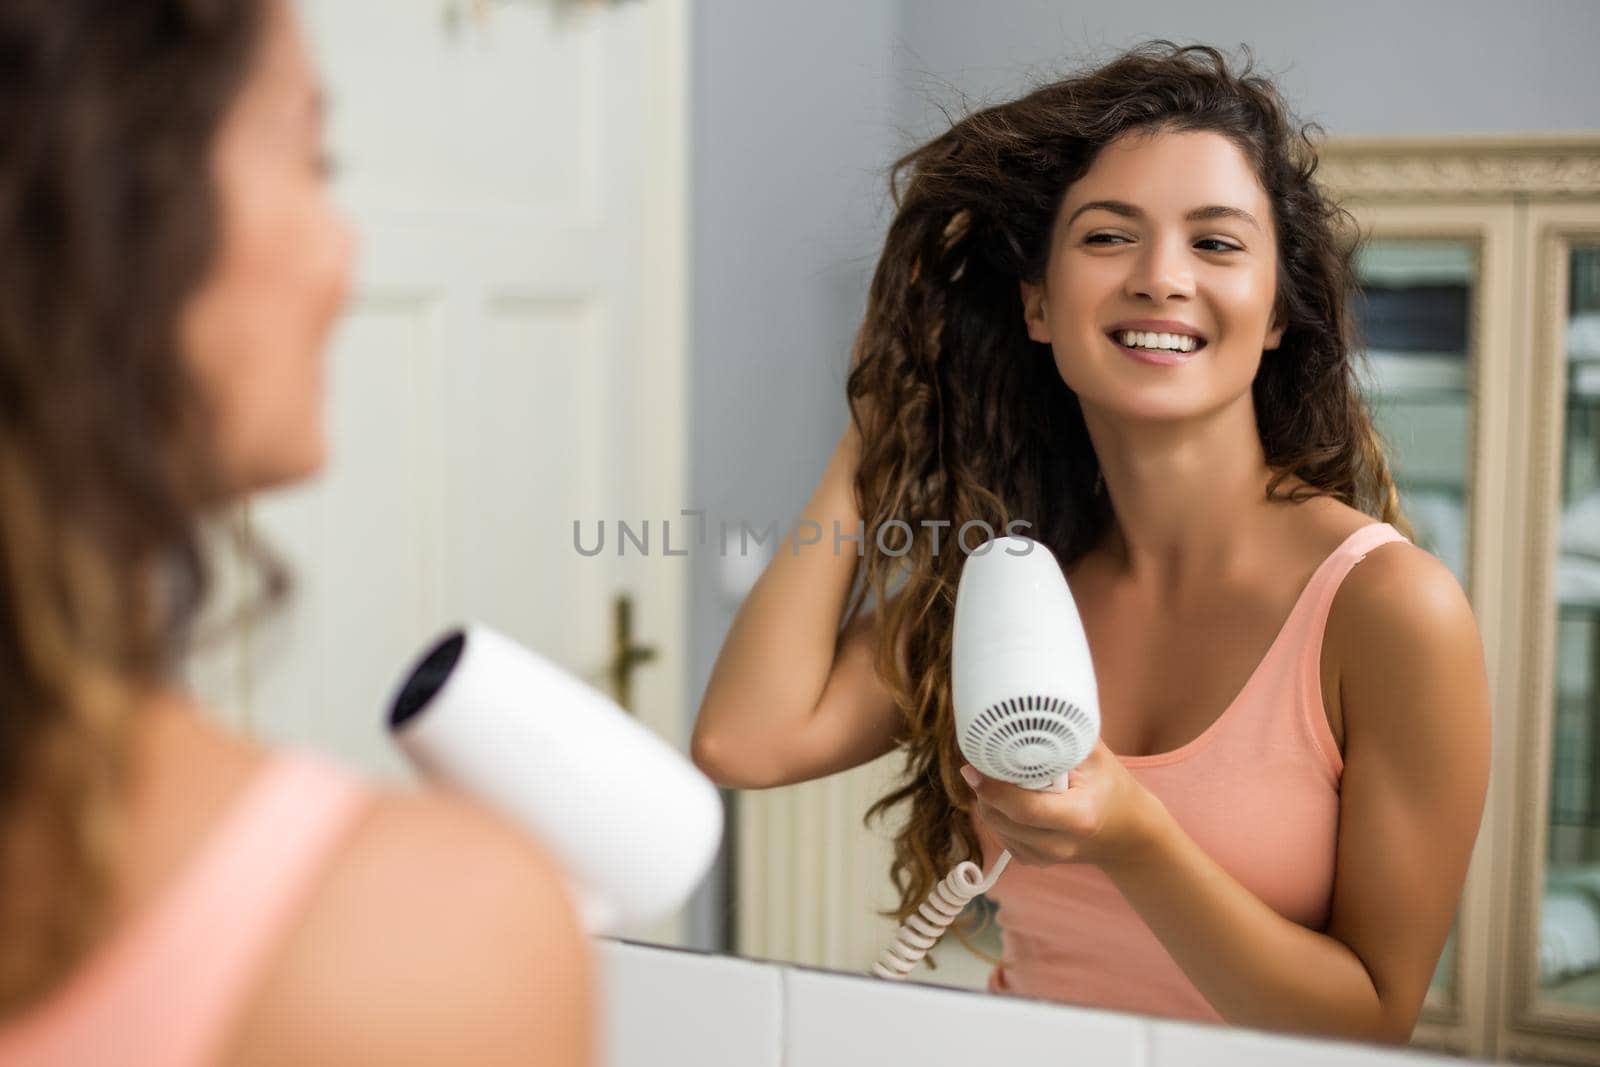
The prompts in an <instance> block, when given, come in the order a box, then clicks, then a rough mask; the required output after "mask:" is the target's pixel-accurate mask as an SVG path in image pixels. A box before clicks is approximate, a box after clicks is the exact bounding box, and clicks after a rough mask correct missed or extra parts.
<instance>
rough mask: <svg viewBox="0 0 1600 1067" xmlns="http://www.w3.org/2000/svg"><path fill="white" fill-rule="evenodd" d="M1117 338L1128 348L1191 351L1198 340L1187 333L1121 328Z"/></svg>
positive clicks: (1197, 345) (1198, 344)
mask: <svg viewBox="0 0 1600 1067" xmlns="http://www.w3.org/2000/svg"><path fill="white" fill-rule="evenodd" d="M1117 340H1118V341H1120V342H1122V343H1123V344H1125V345H1127V346H1128V347H1129V348H1152V349H1159V350H1162V351H1167V352H1193V351H1194V350H1195V349H1196V348H1198V347H1200V342H1199V340H1198V339H1196V338H1194V337H1190V336H1189V335H1188V334H1181V333H1144V332H1141V331H1139V330H1122V331H1120V332H1118V334H1117Z"/></svg>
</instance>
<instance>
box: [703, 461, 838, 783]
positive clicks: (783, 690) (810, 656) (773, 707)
mask: <svg viewBox="0 0 1600 1067" xmlns="http://www.w3.org/2000/svg"><path fill="white" fill-rule="evenodd" d="M852 444H853V442H852V441H851V440H850V438H849V437H848V436H847V438H846V439H844V440H841V442H840V444H839V447H837V448H836V449H835V450H834V454H833V457H832V459H831V460H830V462H829V465H828V469H827V471H826V473H825V474H824V475H823V477H822V479H821V480H820V481H819V483H818V485H817V489H816V491H815V492H814V493H813V494H812V497H811V500H810V502H809V503H808V504H807V505H806V508H805V510H804V511H803V512H802V513H801V515H800V517H799V519H798V521H796V523H795V526H794V530H793V531H792V532H791V533H790V535H789V536H788V537H786V538H785V539H784V540H783V541H782V542H781V543H779V545H778V546H777V548H776V550H775V552H774V554H773V558H772V561H771V562H770V563H769V564H768V565H767V567H766V569H765V571H763V572H762V575H761V577H760V579H759V580H758V581H757V582H756V584H755V586H754V588H752V589H751V591H750V594H749V595H748V596H747V597H746V598H745V601H744V603H743V604H742V605H740V608H739V611H738V613H737V615H735V617H734V621H733V625H732V627H731V628H730V629H729V631H728V635H727V637H726V639H725V640H724V642H723V645H722V650H721V652H720V653H719V654H718V656H717V661H716V664H715V666H714V667H713V668H712V671H711V678H710V680H709V682H708V683H707V686H706V694H705V698H704V700H703V702H702V704H701V708H700V715H699V718H698V720H697V722H696V724H695V736H694V745H695V749H696V758H697V759H701V760H703V761H704V762H706V763H713V764H724V765H726V764H736V765H737V766H738V767H739V768H740V769H741V770H740V773H741V774H743V775H748V776H749V777H750V779H751V781H750V782H749V783H748V784H752V785H753V784H759V780H761V779H764V778H767V777H770V775H769V774H768V773H767V772H766V771H764V770H763V769H762V764H763V762H764V761H765V760H766V758H767V757H768V756H770V757H772V758H779V757H781V754H782V752H783V750H784V746H785V741H786V739H790V738H793V737H794V736H795V735H797V734H798V733H799V732H800V731H801V730H803V729H804V728H805V726H806V724H807V721H808V720H809V718H810V716H811V713H812V712H813V711H814V710H815V708H816V706H817V703H818V701H819V699H820V698H821V695H822V692H823V689H824V687H825V686H826V684H827V681H828V675H829V672H830V669H831V668H832V666H833V661H834V654H835V651H836V647H837V643H838V639H839V623H840V619H841V616H842V615H843V612H844V606H845V600H846V598H847V597H848V595H849V592H850V585H851V580H852V578H853V576H854V566H855V563H856V561H857V556H856V549H855V543H854V542H848V541H846V542H842V543H841V544H840V545H839V548H838V551H835V548H834V524H835V523H838V526H839V531H840V533H841V535H843V536H855V535H856V533H857V532H858V531H857V526H858V525H859V523H860V521H861V517H860V512H859V509H858V508H857V507H856V504H855V497H854V489H853V487H852V484H851V479H852V478H853V475H854V470H855V455H854V452H853V449H852ZM811 524H815V525H811ZM818 530H820V531H821V536H820V540H817V541H816V543H814V544H811V543H805V542H807V541H809V540H810V539H811V538H813V537H815V536H816V535H817V531H818ZM730 784H746V783H742V782H741V783H731V782H730Z"/></svg>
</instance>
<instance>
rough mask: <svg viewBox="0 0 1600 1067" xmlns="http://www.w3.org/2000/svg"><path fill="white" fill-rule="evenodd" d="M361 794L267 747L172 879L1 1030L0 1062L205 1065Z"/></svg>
mask: <svg viewBox="0 0 1600 1067" xmlns="http://www.w3.org/2000/svg"><path fill="white" fill-rule="evenodd" d="M369 800H370V793H369V791H368V790H367V788H366V787H365V786H364V784H363V783H362V782H361V781H360V780H359V779H358V778H357V777H356V776H354V775H352V774H350V773H349V772H347V771H345V770H344V769H343V768H341V767H340V766H338V765H337V764H335V763H333V762H332V761H330V760H327V759H326V758H324V757H321V756H318V755H316V754H314V753H311V752H309V751H300V750H294V751H285V752H280V753H278V754H276V755H275V756H274V757H273V758H272V760H271V761H270V762H268V763H267V764H266V766H265V767H264V768H263V769H261V770H260V771H258V772H256V775H255V778H254V779H253V780H252V781H251V782H250V783H249V784H248V785H246V786H245V787H244V791H243V793H242V795H241V796H240V798H239V799H238V800H237V801H235V802H234V804H233V805H232V806H231V807H230V809H229V810H228V811H227V812H226V813H225V814H224V815H223V816H222V817H221V819H219V820H218V822H217V824H216V827H215V829H213V830H212V831H211V832H210V833H209V834H208V835H207V839H206V841H205V842H204V843H203V844H202V845H201V846H200V850H199V852H198V854H197V855H196V856H195V858H194V859H193V860H192V861H190V863H189V864H188V865H187V867H186V868H185V869H184V870H182V871H181V872H180V873H179V875H178V876H177V879H176V881H175V882H174V883H173V885H172V887H171V888H170V889H168V890H167V892H166V893H165V894H164V895H163V896H161V897H160V898H159V899H158V900H156V901H155V902H154V903H153V904H152V905H151V906H150V908H149V909H147V910H146V911H145V912H143V913H142V914H140V915H138V916H136V917H135V918H133V919H132V920H130V922H129V924H128V925H127V926H126V927H124V928H123V929H122V930H120V931H119V932H118V933H117V934H115V935H114V936H113V937H112V939H111V940H110V941H108V942H107V943H106V945H105V946H103V947H102V948H101V949H100V950H99V951H98V952H97V953H96V954H95V955H93V956H91V957H90V958H89V959H88V960H87V961H85V964H84V968H83V970H81V971H80V972H79V973H78V974H77V975H76V976H75V978H74V979H73V980H72V981H70V982H69V983H68V984H67V985H66V986H64V987H63V988H62V989H61V991H60V992H59V994H57V995H55V996H53V997H51V998H50V999H49V1000H47V1001H46V1002H45V1003H44V1004H42V1005H41V1006H40V1007H39V1009H37V1010H36V1011H35V1012H34V1013H33V1014H31V1015H29V1016H27V1017H26V1018H24V1019H22V1020H19V1021H17V1022H16V1023H13V1024H11V1025H10V1032H3V1031H0V1061H3V1062H4V1063H6V1064H7V1065H11V1064H36V1063H37V1064H45V1063H49V1064H61V1065H66V1064H97V1063H110V1062H115V1063H123V1064H152V1065H154V1064H163V1065H170V1067H199V1065H201V1064H206V1063H210V1062H213V1061H214V1060H215V1059H216V1057H217V1056H219V1055H220V1054H221V1053H222V1052H223V1051H224V1050H225V1046H226V1042H227V1041H228V1039H229V1038H230V1036H231V1034H232V1032H233V1030H234V1028H235V1027H236V1025H237V1024H238V1022H239V1019H240V1016H241V1014H242V1010H243V1008H244V1007H245V1006H246V1004H247V1003H248V1002H249V998H250V996H251V994H252V993H253V992H254V990H255V987H256V985H257V984H258V983H259V981H260V980H261V979H262V978H263V976H264V972H265V970H266V969H267V968H268V967H269V966H270V965H271V963H272V962H273V960H274V958H275V955H276V950H277V949H279V948H280V947H281V945H282V942H283V941H284V939H285V938H286V937H287V935H288V934H289V933H290V932H292V930H293V927H294V923H295V922H296V920H297V919H298V918H299V917H300V915H301V914H302V912H303V911H304V909H305V907H306V906H307V903H308V901H309V898H310V897H311V896H312V894H313V893H314V892H315V890H316V888H317V886H318V885H319V883H320V880H321V877H322V875H323V874H324V873H325V870H326V868H327V865H328V863H329V861H330V860H331V858H332V856H333V855H334V853H335V852H336V850H337V848H338V847H339V846H340V845H341V844H342V843H343V841H344V840H345V838H346V834H347V832H348V831H349V830H350V829H351V828H352V827H353V825H354V824H355V823H356V822H357V820H358V818H359V816H360V815H361V814H362V813H363V812H364V811H365V810H366V809H367V802H368V801H369Z"/></svg>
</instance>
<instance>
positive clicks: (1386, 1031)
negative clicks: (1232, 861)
mask: <svg viewBox="0 0 1600 1067" xmlns="http://www.w3.org/2000/svg"><path fill="white" fill-rule="evenodd" d="M1148 817H1149V819H1150V823H1151V829H1150V833H1149V837H1148V839H1147V845H1146V847H1145V848H1144V849H1142V850H1140V851H1139V852H1138V853H1137V854H1135V855H1130V856H1129V857H1127V858H1126V859H1125V860H1122V861H1119V862H1118V863H1117V864H1114V865H1106V867H1105V870H1106V874H1107V875H1108V876H1109V877H1110V878H1111V880H1112V881H1113V882H1114V883H1115V884H1116V886H1117V888H1118V889H1119V890H1121V892H1122V895H1123V896H1124V897H1125V898H1126V899H1127V901H1128V903H1129V904H1130V905H1131V906H1132V907H1133V909H1134V910H1135V911H1136V912H1138V913H1139V916H1140V917H1141V918H1142V919H1144V921H1145V923H1146V924H1147V925H1148V926H1149V927H1150V929H1151V931H1152V932H1153V933H1154V934H1155V935H1156V937H1157V938H1158V939H1159V940H1160V941H1161V943H1162V945H1163V946H1164V947H1165V948H1166V950H1167V952H1168V954H1169V955H1171V956H1172V958H1173V960H1174V961H1175V962H1176V963H1177V964H1178V966H1179V967H1180V968H1182V970H1183V972H1184V974H1185V975H1187V976H1188V978H1189V980H1190V981H1191V982H1193V983H1194V984H1195V987H1196V988H1197V989H1199V991H1200V993H1201V994H1202V995H1203V996H1204V997H1205V998H1206V1000H1208V1001H1209V1002H1210V1003H1211V1006H1212V1007H1214V1008H1215V1009H1216V1010H1217V1012H1218V1013H1219V1014H1221V1015H1222V1017H1223V1018H1224V1019H1225V1020H1226V1021H1227V1022H1229V1023H1232V1024H1235V1025H1239V1026H1248V1027H1254V1028H1258V1029H1263V1030H1276V1031H1288V1032H1295V1033H1304V1034H1317V1035H1326V1036H1337V1037H1345V1038H1351V1039H1355V1040H1365V1041H1387V1042H1395V1043H1404V1042H1405V1041H1407V1040H1408V1039H1409V1037H1410V1034H1411V1028H1412V1025H1413V1022H1414V1019H1413V1018H1412V1015H1413V1014H1414V1011H1415V1008H1414V1007H1410V1006H1397V1005H1394V1004H1386V1003H1385V1002H1384V1001H1383V999H1382V998H1381V997H1380V995H1379V992H1378V990H1377V988H1376V987H1375V986H1374V984H1373V980H1372V977H1371V975H1370V974H1369V973H1368V971H1367V968H1366V966H1365V965H1364V964H1363V963H1362V962H1361V960H1360V958H1359V957H1357V956H1356V954H1355V953H1354V952H1352V951H1351V950H1350V948H1349V947H1348V946H1346V945H1345V944H1344V943H1342V942H1340V941H1338V940H1337V939H1335V938H1333V937H1330V936H1328V935H1326V934H1321V933H1317V932H1316V931H1313V930H1308V929H1307V928H1305V927H1303V926H1301V925H1299V924H1298V923H1295V922H1292V921H1290V920H1289V919H1286V918H1284V917H1283V916H1281V915H1279V914H1278V913H1277V912H1275V911H1273V910H1272V909H1271V908H1270V907H1269V906H1267V905H1266V904H1265V903H1263V902H1262V901H1261V899H1260V898H1258V897H1257V896H1256V895H1255V894H1254V893H1252V892H1250V890H1248V889H1246V888H1245V887H1244V886H1243V885H1241V884H1240V883H1239V882H1238V881H1237V880H1236V879H1235V878H1234V877H1233V876H1232V875H1230V874H1229V873H1228V872H1227V871H1225V870H1223V869H1222V867H1221V866H1219V865H1218V864H1217V863H1216V861H1215V860H1213V859H1212V858H1211V857H1210V856H1208V855H1207V854H1206V853H1205V852H1204V851H1203V850H1202V849H1201V848H1200V847H1199V846H1198V845H1197V844H1195V842H1194V840H1193V839H1192V838H1191V837H1189V835H1188V834H1187V833H1185V832H1184V831H1183V829H1182V827H1180V826H1179V825H1178V823H1177V822H1176V820H1174V819H1173V818H1172V816H1171V814H1170V813H1169V812H1167V810H1166V809H1165V808H1164V807H1161V806H1160V804H1159V802H1155V803H1153V804H1152V807H1151V811H1150V813H1149V816H1148Z"/></svg>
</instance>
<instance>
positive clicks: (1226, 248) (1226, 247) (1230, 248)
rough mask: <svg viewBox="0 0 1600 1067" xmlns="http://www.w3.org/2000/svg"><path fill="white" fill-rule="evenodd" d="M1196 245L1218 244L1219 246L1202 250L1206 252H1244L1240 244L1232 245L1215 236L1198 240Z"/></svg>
mask: <svg viewBox="0 0 1600 1067" xmlns="http://www.w3.org/2000/svg"><path fill="white" fill-rule="evenodd" d="M1195 245H1196V247H1198V246H1200V245H1216V246H1217V247H1215V248H1206V249H1202V251H1204V252H1242V251H1244V249H1242V248H1240V247H1239V246H1238V245H1231V244H1229V243H1228V242H1226V241H1219V240H1217V239H1216V238H1215V237H1207V238H1205V239H1204V240H1200V241H1196V242H1195Z"/></svg>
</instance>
